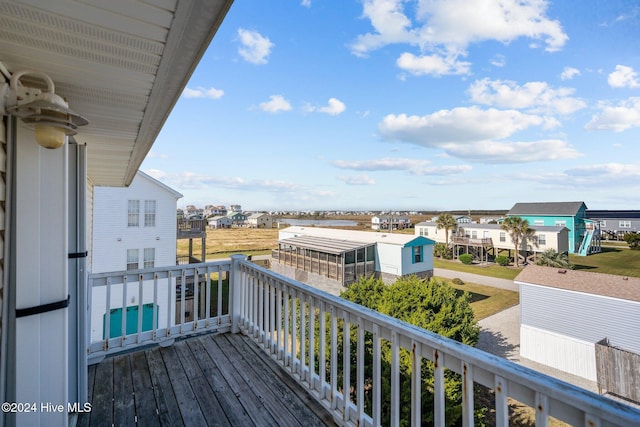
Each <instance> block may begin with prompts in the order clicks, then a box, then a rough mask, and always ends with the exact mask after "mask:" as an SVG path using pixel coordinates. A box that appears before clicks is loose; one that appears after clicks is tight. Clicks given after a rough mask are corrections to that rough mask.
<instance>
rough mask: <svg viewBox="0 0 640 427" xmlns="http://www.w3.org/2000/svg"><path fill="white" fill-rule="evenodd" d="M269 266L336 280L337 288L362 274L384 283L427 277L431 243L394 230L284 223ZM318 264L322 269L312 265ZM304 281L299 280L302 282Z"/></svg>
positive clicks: (430, 272)
mask: <svg viewBox="0 0 640 427" xmlns="http://www.w3.org/2000/svg"><path fill="white" fill-rule="evenodd" d="M279 238H280V240H279V241H278V249H277V250H275V251H273V262H272V269H273V270H274V271H276V272H279V273H281V274H285V275H289V276H295V277H297V278H298V280H300V279H303V278H305V277H306V280H307V281H308V282H309V281H318V280H320V281H324V280H332V281H338V282H340V284H342V285H343V286H346V285H348V284H349V283H352V282H355V281H357V280H358V279H359V278H360V277H362V276H371V275H374V276H378V277H381V278H382V279H383V280H384V281H386V282H392V281H394V280H396V279H397V278H398V277H402V276H409V275H412V274H415V275H417V276H420V277H431V276H433V245H434V244H435V242H434V241H433V240H431V239H428V238H426V237H423V236H415V235H411V234H398V233H395V234H394V233H382V232H380V233H379V232H369V231H355V230H341V229H335V228H319V227H288V228H285V229H283V230H281V231H280V232H279ZM314 259H317V260H319V261H322V262H324V264H323V265H324V267H320V266H318V267H317V268H316V264H315V263H314V261H313V260H314ZM302 281H304V280H302Z"/></svg>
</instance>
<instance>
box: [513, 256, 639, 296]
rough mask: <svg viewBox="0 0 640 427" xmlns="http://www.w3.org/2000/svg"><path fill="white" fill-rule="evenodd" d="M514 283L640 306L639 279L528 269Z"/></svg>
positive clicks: (534, 266) (544, 268)
mask: <svg viewBox="0 0 640 427" xmlns="http://www.w3.org/2000/svg"><path fill="white" fill-rule="evenodd" d="M513 281H514V282H516V283H521V284H531V285H539V286H547V287H550V288H557V289H564V290H568V291H575V292H583V293H587V294H593V295H601V296H607V297H611V298H618V299H624V300H629V301H636V302H640V278H638V277H625V276H616V275H613V274H603V273H591V272H587V271H580V270H565V269H558V268H552V267H542V266H539V265H529V266H527V267H526V268H524V269H523V270H522V271H521V272H520V274H518V276H517V277H516V278H515V279H513Z"/></svg>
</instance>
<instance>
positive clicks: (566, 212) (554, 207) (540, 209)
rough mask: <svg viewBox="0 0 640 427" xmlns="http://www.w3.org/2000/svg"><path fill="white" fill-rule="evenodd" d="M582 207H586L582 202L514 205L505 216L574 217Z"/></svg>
mask: <svg viewBox="0 0 640 427" xmlns="http://www.w3.org/2000/svg"><path fill="white" fill-rule="evenodd" d="M583 207H584V208H585V209H586V207H587V205H585V204H584V202H534V203H516V204H515V205H513V207H512V208H511V210H510V211H509V212H507V215H541V216H545V215H549V216H551V215H558V216H575V215H577V214H578V212H579V211H580V209H582V208H583Z"/></svg>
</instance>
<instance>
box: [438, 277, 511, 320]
mask: <svg viewBox="0 0 640 427" xmlns="http://www.w3.org/2000/svg"><path fill="white" fill-rule="evenodd" d="M437 279H438V280H442V281H445V282H449V284H450V285H451V286H452V287H453V288H455V289H457V290H459V291H460V292H463V291H467V292H469V294H470V295H471V308H472V309H473V313H474V314H475V316H476V321H478V320H481V319H484V318H485V317H489V316H491V315H494V314H496V313H498V312H500V311H502V310H505V309H507V308H509V307H513V306H514V305H516V304H518V303H519V302H520V296H519V294H518V292H514V291H508V290H506V289H498V288H493V287H491V286H483V285H478V284H476V283H465V284H464V285H455V284H453V283H451V281H450V280H449V279H444V278H442V277H438V278H437Z"/></svg>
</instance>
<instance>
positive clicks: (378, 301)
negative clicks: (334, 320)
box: [338, 276, 480, 425]
mask: <svg viewBox="0 0 640 427" xmlns="http://www.w3.org/2000/svg"><path fill="white" fill-rule="evenodd" d="M340 296H341V297H342V298H345V299H347V300H349V301H352V302H357V303H359V304H362V305H364V306H366V307H368V308H370V309H373V310H377V311H379V312H381V313H383V314H387V315H389V316H392V317H395V318H397V319H400V320H403V321H405V322H408V323H411V324H413V325H416V326H419V327H421V328H424V329H427V330H430V331H433V332H435V333H438V334H440V335H443V336H445V337H448V338H451V339H454V340H456V341H459V342H463V343H465V344H469V345H475V344H476V343H477V342H478V337H479V332H480V331H479V327H478V325H477V323H476V322H475V319H474V314H473V310H472V309H471V306H470V305H469V301H470V296H469V294H468V293H467V292H465V293H463V294H462V295H460V294H459V293H458V292H457V291H456V290H455V289H454V288H453V287H451V286H450V285H449V284H447V283H445V282H441V281H437V280H435V279H431V280H424V279H420V278H418V277H416V276H409V277H403V278H400V279H398V280H397V281H396V282H395V283H393V284H392V285H388V286H387V285H384V284H383V282H382V281H381V280H380V279H371V278H368V279H361V280H360V281H359V282H356V283H354V284H352V285H350V286H349V288H348V289H347V290H346V291H344V292H343V293H342V294H341V295H340ZM350 339H351V351H352V361H354V362H355V360H356V357H355V351H356V349H357V345H356V344H355V343H356V342H357V335H356V334H355V331H354V330H353V329H352V331H351V338H350ZM370 342H371V334H370V333H368V332H367V333H365V348H366V349H367V352H369V351H370V349H371V346H370ZM367 343H369V344H367ZM342 348H343V346H342V333H340V334H339V336H338V349H339V350H338V351H339V353H340V352H341V351H342ZM341 358H342V355H339V357H338V359H339V360H341ZM381 359H382V360H381V362H382V363H381V368H382V372H383V374H382V375H383V377H389V376H390V372H391V346H390V344H389V343H388V342H385V343H383V347H382V349H381ZM372 360H373V359H372V355H368V356H365V367H364V372H365V378H366V379H365V383H367V382H368V381H369V380H370V378H371V376H372V374H373V370H372V369H373V365H372ZM412 368H413V367H412V363H411V355H410V352H409V351H408V350H405V349H402V350H401V353H400V384H401V386H400V408H401V409H400V411H401V424H403V425H404V424H406V425H408V423H409V420H410V419H411V414H410V408H411V387H410V381H411V371H412ZM338 369H340V368H338ZM351 369H352V370H353V371H352V373H351V377H352V378H355V376H356V371H355V363H353V364H352V366H351ZM339 377H340V375H339ZM422 379H423V386H422V408H424V409H425V410H424V411H423V420H422V425H430V424H432V423H433V418H432V414H431V413H430V411H428V410H427V408H432V407H433V398H434V397H433V392H432V385H433V380H434V377H433V362H427V361H424V362H423V363H422ZM445 384H446V385H445V399H446V402H447V404H446V419H447V425H457V424H456V423H458V422H459V421H460V416H461V404H462V383H461V381H460V378H459V376H457V375H453V374H452V373H451V372H448V371H447V372H446V373H445ZM382 387H383V391H382V396H383V401H382V402H381V404H382V408H383V410H382V414H383V418H384V419H383V425H389V424H390V420H389V419H388V413H389V407H390V404H391V403H390V395H391V393H390V390H389V389H388V387H389V385H388V384H387V383H386V382H384V381H383V384H382ZM365 393H366V394H369V393H371V390H367V391H366V392H365ZM365 402H366V404H367V405H368V404H369V403H368V402H370V397H365ZM369 409H370V408H369Z"/></svg>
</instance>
